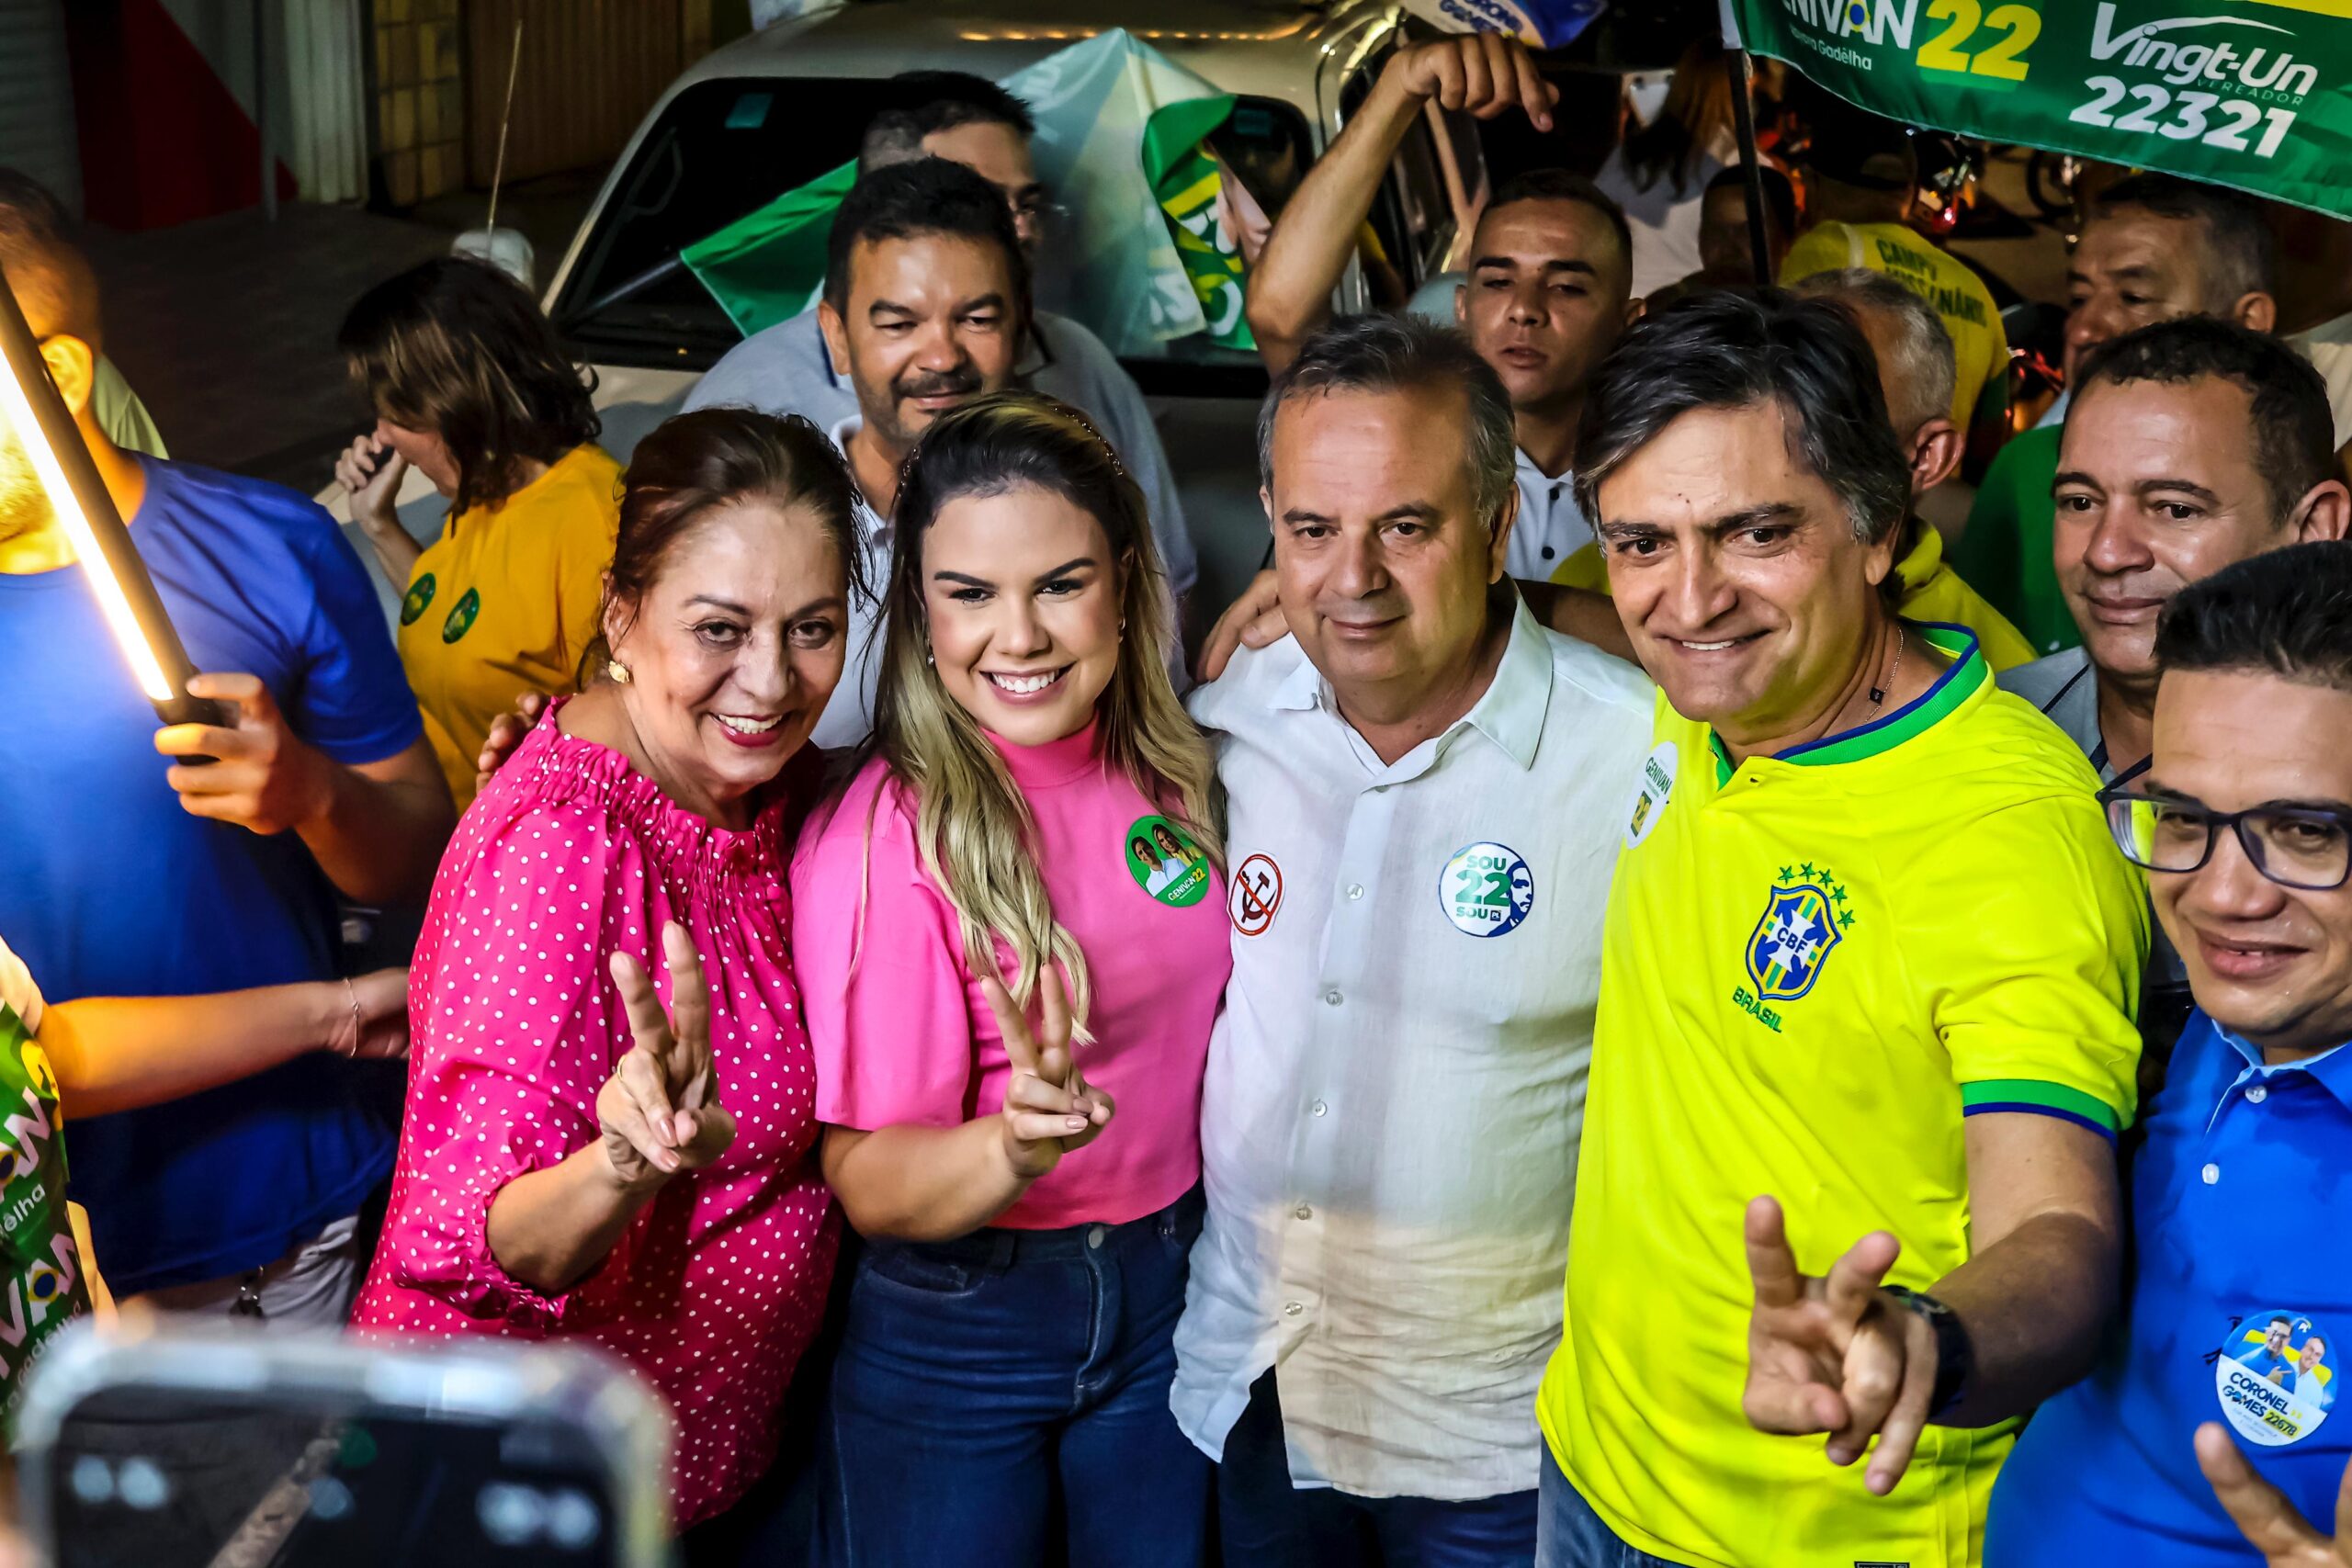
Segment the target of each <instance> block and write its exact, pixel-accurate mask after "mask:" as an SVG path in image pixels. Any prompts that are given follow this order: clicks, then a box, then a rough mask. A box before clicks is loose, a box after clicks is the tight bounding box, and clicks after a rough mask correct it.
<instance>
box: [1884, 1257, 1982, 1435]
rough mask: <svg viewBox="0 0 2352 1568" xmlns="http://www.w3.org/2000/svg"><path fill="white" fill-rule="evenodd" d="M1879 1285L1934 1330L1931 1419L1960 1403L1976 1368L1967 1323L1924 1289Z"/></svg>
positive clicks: (1929, 1418) (1973, 1348) (1974, 1350)
mask: <svg viewBox="0 0 2352 1568" xmlns="http://www.w3.org/2000/svg"><path fill="white" fill-rule="evenodd" d="M1880 1289H1882V1290H1883V1291H1884V1292H1886V1293H1887V1294H1888V1295H1890V1296H1893V1297H1894V1299H1895V1300H1896V1301H1898V1302H1901V1303H1903V1304H1904V1305H1905V1306H1906V1307H1909V1308H1910V1309H1911V1310H1912V1311H1913V1312H1916V1313H1917V1314H1919V1315H1920V1316H1921V1317H1924V1318H1926V1319H1927V1320H1928V1327H1930V1328H1932V1329H1934V1330H1935V1331H1936V1391H1935V1393H1933V1394H1931V1395H1929V1396H1928V1420H1930V1421H1933V1420H1935V1419H1936V1418H1937V1417H1939V1416H1941V1415H1943V1414H1944V1412H1945V1411H1947V1410H1950V1409H1951V1407H1952V1406H1953V1405H1955V1404H1959V1403H1960V1396H1961V1394H1962V1393H1963V1392H1964V1391H1965V1390H1966V1389H1967V1387H1968V1380H1969V1376H1970V1374H1971V1373H1973V1372H1974V1371H1976V1348H1975V1347H1974V1346H1973V1345H1972V1344H1970V1343H1969V1338H1968V1325H1966V1324H1964V1323H1962V1322H1961V1321H1960V1314H1958V1313H1956V1312H1954V1311H1952V1310H1951V1307H1949V1306H1946V1305H1945V1304H1944V1303H1941V1302H1939V1301H1938V1300H1936V1298H1935V1297H1933V1296H1931V1295H1928V1294H1926V1293H1925V1292H1920V1291H1912V1290H1905V1288H1904V1287H1903V1286H1901V1285H1883V1286H1881V1287H1880Z"/></svg>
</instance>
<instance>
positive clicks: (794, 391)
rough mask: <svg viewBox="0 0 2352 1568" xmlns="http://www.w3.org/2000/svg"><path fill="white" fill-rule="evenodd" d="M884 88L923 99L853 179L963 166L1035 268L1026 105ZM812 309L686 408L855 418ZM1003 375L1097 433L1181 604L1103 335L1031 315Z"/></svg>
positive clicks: (742, 352) (926, 80)
mask: <svg viewBox="0 0 2352 1568" xmlns="http://www.w3.org/2000/svg"><path fill="white" fill-rule="evenodd" d="M883 86H884V88H885V89H887V90H888V92H889V94H890V95H891V96H895V97H899V98H902V99H911V98H920V99H921V100H922V101H920V102H918V103H916V104H915V105H914V107H910V108H896V109H888V110H885V111H884V112H883V113H881V114H878V115H876V117H875V118H874V122H873V124H871V125H870V126H868V127H867V128H866V131H865V142H864V145H862V146H861V147H860V148H859V150H858V155H857V173H858V177H859V178H860V179H864V178H865V177H866V176H868V175H872V174H873V173H874V172H875V171H876V169H882V168H887V167H888V166H889V165H891V164H903V163H909V162H911V161H912V160H914V159H917V158H944V159H946V160H947V161H948V162H950V163H954V164H963V165H964V166H965V167H967V168H968V169H970V170H971V171H972V172H973V173H975V174H977V175H979V176H980V177H981V178H983V179H985V180H987V181H988V182H989V185H991V186H995V187H996V189H997V192H998V194H1000V195H1001V196H1002V197H1004V201H1005V206H1006V208H1007V209H1008V210H1010V211H1011V213H1012V226H1013V231H1014V233H1015V234H1017V235H1018V236H1019V238H1020V241H1021V249H1022V253H1023V256H1024V257H1025V258H1026V259H1027V260H1028V262H1029V265H1031V267H1032V268H1035V266H1036V265H1037V261H1038V257H1037V249H1038V244H1039V242H1040V241H1041V239H1042V238H1043V237H1044V235H1045V232H1046V215H1047V213H1048V212H1049V211H1050V208H1049V206H1048V203H1047V194H1046V187H1045V186H1044V184H1043V183H1042V182H1040V181H1039V180H1038V178H1037V165H1036V163H1035V160H1034V159H1033V158H1032V157H1031V156H1030V152H1029V139H1030V137H1031V136H1032V135H1033V134H1035V130H1036V129H1037V127H1036V122H1035V120H1034V119H1032V118H1030V114H1029V108H1028V106H1027V105H1025V104H1023V102H1022V101H1021V100H1020V99H1019V98H1016V97H1014V96H1012V94H1011V93H1008V92H1006V91H1005V90H1004V89H1003V88H1002V87H1000V86H998V85H996V84H995V83H993V82H989V81H986V80H984V79H982V78H980V77H978V76H970V75H967V74H965V73H963V72H960V71H909V72H904V73H900V74H899V75H897V76H894V77H892V78H890V80H889V81H888V82H887V83H885V84H883ZM817 311H818V307H817V306H815V305H811V306H810V307H809V309H808V310H803V311H802V312H801V313H800V314H798V315H797V316H795V317H793V318H792V319H791V320H790V321H779V322H778V323H776V324H775V326H772V327H769V328H767V329H765V330H764V331H762V332H757V333H752V335H751V336H750V337H748V338H745V339H744V340H743V341H742V342H741V343H740V344H736V345H735V346H734V347H733V348H730V349H729V350H728V351H727V353H726V354H725V355H722V356H721V357H720V359H719V361H718V364H716V365H714V366H712V367H710V370H709V373H708V374H707V375H705V376H704V377H703V378H702V379H701V380H700V381H698V382H696V383H695V389H694V390H693V391H691V392H689V393H688V394H687V395H686V401H685V406H686V407H687V408H689V409H698V408H712V407H717V406H718V405H721V404H729V405H741V406H742V407H746V408H755V409H762V410H764V411H766V412H769V413H798V414H806V415H807V416H808V417H809V418H810V419H811V420H814V421H815V422H816V423H818V424H819V425H820V426H824V425H831V424H833V423H837V422H838V421H841V420H844V419H848V418H850V417H851V416H853V415H854V414H855V413H856V412H857V391H856V389H855V386H854V383H853V381H852V378H851V375H850V370H849V367H848V366H847V364H846V363H844V362H843V361H842V359H841V358H840V357H839V356H837V355H834V354H832V353H831V352H829V350H828V348H827V345H826V343H825V337H824V333H823V332H822V331H821V330H820V327H819V323H818V321H817ZM1013 373H1014V375H1015V376H1016V377H1017V378H1019V379H1020V382H1021V384H1022V385H1023V386H1027V387H1031V388H1034V389H1036V390H1038V391H1040V392H1044V393H1046V394H1047V395H1049V396H1052V397H1057V398H1059V399H1061V400H1062V401H1064V402H1066V403H1068V404H1069V405H1070V406H1071V407H1073V408H1076V409H1079V410H1080V411H1082V412H1084V413H1085V414H1086V416H1087V417H1088V418H1089V419H1091V420H1092V421H1094V423H1096V424H1098V425H1100V426H1102V429H1103V435H1104V436H1105V437H1106V438H1108V439H1109V441H1110V443H1111V446H1112V447H1113V449H1114V450H1115V451H1116V452H1117V453H1118V454H1119V460H1120V461H1121V462H1122V463H1124V464H1125V465H1126V468H1127V471H1128V472H1129V473H1130V474H1132V475H1134V476H1135V481H1136V488H1138V489H1140V490H1141V491H1143V499H1144V504H1145V506H1146V507H1147V508H1148V511H1149V513H1150V516H1151V536H1152V540H1153V542H1154V543H1155V544H1157V545H1159V559H1160V563H1161V565H1162V566H1164V567H1165V568H1166V569H1167V572H1168V588H1169V592H1171V593H1173V594H1175V595H1176V597H1177V598H1178V599H1179V600H1180V601H1181V600H1182V598H1183V596H1184V595H1185V594H1187V593H1189V592H1192V589H1193V581H1195V580H1196V579H1197V578H1198V577H1199V576H1200V560H1199V557H1198V555H1197V553H1196V552H1195V551H1194V549H1193V537H1192V535H1191V533H1190V532H1188V531H1187V530H1186V528H1185V525H1184V507H1183V502H1182V501H1181V500H1180V499H1179V498H1178V496H1177V493H1176V478H1175V476H1174V475H1173V474H1172V473H1170V471H1169V468H1168V455H1167V453H1166V452H1165V451H1164V450H1163V449H1162V448H1161V446H1160V444H1159V428H1158V426H1156V425H1154V424H1153V423H1152V420H1151V410H1150V409H1149V407H1148V406H1147V405H1146V404H1145V402H1144V400H1143V393H1142V391H1141V390H1140V389H1137V388H1136V383H1135V378H1133V377H1131V376H1129V375H1128V374H1127V373H1126V371H1125V369H1124V368H1123V367H1121V366H1120V364H1119V361H1118V359H1117V357H1116V356H1115V355H1113V354H1112V353H1111V350H1110V349H1109V348H1108V347H1107V346H1106V345H1105V344H1103V340H1102V339H1101V338H1099V337H1096V336H1095V335H1094V334H1093V333H1091V332H1089V331H1088V330H1087V329H1086V327H1085V326H1084V325H1083V324H1082V323H1080V322H1078V321H1072V320H1070V319H1069V317H1068V316H1059V315H1056V314H1055V313H1054V312H1052V311H1050V310H1037V311H1034V312H1033V313H1032V317H1031V320H1030V321H1029V324H1028V334H1027V338H1026V342H1025V344H1024V345H1023V353H1022V355H1021V359H1020V361H1019V363H1018V364H1017V365H1015V366H1014V367H1013ZM821 743H822V742H820V744H821Z"/></svg>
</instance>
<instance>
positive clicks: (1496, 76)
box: [1388, 32, 1560, 130]
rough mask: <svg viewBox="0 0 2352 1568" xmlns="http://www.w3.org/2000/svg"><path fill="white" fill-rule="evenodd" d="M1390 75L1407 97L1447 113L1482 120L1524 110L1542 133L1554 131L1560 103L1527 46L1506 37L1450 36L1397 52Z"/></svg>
mask: <svg viewBox="0 0 2352 1568" xmlns="http://www.w3.org/2000/svg"><path fill="white" fill-rule="evenodd" d="M1388 71H1389V72H1390V73H1394V74H1395V75H1396V76H1397V78H1398V80H1399V81H1400V83H1401V84H1402V85H1403V86H1404V88H1405V90H1406V91H1407V92H1408V93H1411V94H1412V95H1413V96H1416V97H1421V98H1434V99H1436V100H1437V103H1438V106H1439V107H1442V108H1449V109H1460V110H1462V111H1463V112H1464V114H1467V115H1469V116H1471V117H1472V118H1476V119H1493V118H1495V117H1497V116H1498V115H1500V114H1502V113H1504V112H1506V111H1507V110H1510V109H1512V108H1519V109H1523V110H1525V111H1526V114H1527V118H1529V120H1531V121H1532V122H1533V124H1534V126H1535V129H1536V130H1551V129H1552V106H1553V105H1555V104H1556V103H1558V102H1559V101H1560V93H1559V89H1558V88H1556V87H1555V86H1553V85H1551V84H1550V83H1548V82H1546V81H1544V75H1543V73H1541V72H1540V71H1538V70H1536V68H1535V60H1534V57H1533V56H1532V55H1530V54H1529V53H1528V52H1527V48H1526V46H1525V45H1524V44H1521V42H1520V41H1519V40H1518V39H1514V38H1506V37H1504V36H1503V35H1502V34H1500V33H1486V32H1475V33H1450V34H1447V35H1446V36H1445V37H1443V38H1435V39H1430V40H1428V41H1427V42H1425V43H1418V44H1414V45H1412V46H1410V47H1409V48H1406V49H1402V50H1399V51H1397V55H1396V57H1395V59H1394V60H1393V61H1392V62H1390V64H1389V66H1388Z"/></svg>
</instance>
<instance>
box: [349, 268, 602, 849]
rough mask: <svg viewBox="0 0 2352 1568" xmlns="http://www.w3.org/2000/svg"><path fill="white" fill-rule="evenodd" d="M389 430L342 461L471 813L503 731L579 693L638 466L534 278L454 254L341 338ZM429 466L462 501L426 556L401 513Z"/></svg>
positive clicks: (366, 297) (438, 749)
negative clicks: (532, 290)
mask: <svg viewBox="0 0 2352 1568" xmlns="http://www.w3.org/2000/svg"><path fill="white" fill-rule="evenodd" d="M338 343H339V344H340V346H341V347H342V350H343V354H344V358H345V362H346V363H347V365H348V366H349V367H350V370H351V376H352V379H353V380H354V381H355V382H356V383H357V385H358V387H359V389H360V391H361V393H362V394H363V395H364V396H365V397H366V398H367V399H368V406H369V407H370V408H372V409H373V410H374V411H375V412H376V428H375V429H374V430H372V431H371V432H369V433H368V434H366V435H362V436H360V437H358V438H357V439H356V440H355V441H353V442H352V444H351V446H350V449H349V450H347V451H346V452H345V453H344V455H343V456H342V457H341V458H339V459H338V460H337V461H336V463H335V478H336V479H338V480H340V481H341V482H342V484H343V487H344V489H345V491H349V492H350V496H351V517H352V521H353V522H355V523H356V524H358V525H359V527H360V530H361V532H363V533H364V534H366V535H367V536H368V543H369V544H370V545H371V546H373V547H374V549H375V554H376V559H377V561H378V563H379V565H381V566H382V568H383V570H384V575H385V577H386V578H387V579H389V580H390V582H391V583H392V585H393V586H394V587H395V588H400V589H403V590H405V592H403V593H402V595H401V614H400V633H399V637H400V650H401V664H402V665H404V666H405V667H406V668H407V671H408V680H409V684H410V685H411V686H412V687H413V688H414V689H415V692H416V700H417V705H418V707H419V708H420V709H422V710H423V712H424V733H425V734H426V736H427V737H429V738H430V739H431V740H432V742H433V751H434V755H435V757H437V758H438V759H439V760H440V762H441V769H442V772H443V773H445V774H447V777H448V780H449V791H450V794H451V795H454V796H456V798H457V802H458V809H459V810H460V811H462V810H464V809H465V807H466V806H467V805H468V804H469V802H470V801H471V800H472V799H473V795H474V758H475V755H476V753H478V752H479V751H480V750H481V746H482V740H483V739H484V737H486V736H487V735H488V734H489V732H490V725H491V721H492V719H494V718H496V717H497V716H499V715H500V714H503V713H504V712H506V711H507V710H508V709H509V708H511V707H512V706H514V705H515V698H516V696H517V695H519V694H523V693H526V692H540V693H547V694H554V693H558V692H569V691H571V690H572V689H573V685H574V683H575V677H576V672H577V671H578V670H579V668H580V661H581V658H582V654H584V653H585V652H586V650H587V648H588V644H589V643H590V642H591V641H592V640H593V639H594V637H595V635H596V615H597V607H598V605H599V604H600V603H601V602H602V597H603V593H604V574H605V563H606V562H608V561H610V560H611V559H612V558H613V536H614V531H615V529H616V528H617V527H618V525H619V519H620V465H619V464H618V463H616V462H615V461H614V460H613V458H612V457H611V456H610V455H609V454H607V453H606V452H605V450H604V449H603V448H602V447H600V446H597V445H596V436H597V434H598V433H599V431H600V429H601V426H600V424H599V423H598V421H597V418H596V411H595V409H594V406H593V405H592V404H591V403H590V401H589V395H588V394H589V387H590V381H589V379H588V378H587V377H586V376H585V375H584V374H583V373H582V371H581V369H580V368H579V367H577V366H575V365H573V364H572V363H571V357H570V356H569V355H567V354H566V353H565V351H564V346H563V343H562V340H561V339H560V338H559V337H558V336H557V335H556V331H555V328H554V326H553V325H551V324H550V323H549V322H548V319H547V318H546V317H545V316H544V315H542V314H540V312H539V307H538V304H537V301H535V300H534V299H532V298H531V297H530V296H529V295H528V294H526V292H524V290H523V288H522V286H521V285H520V284H518V283H516V282H515V280H514V279H513V278H511V277H508V276H506V275H505V274H504V273H503V272H500V271H498V270H497V269H496V268H494V267H492V266H489V265H485V264H483V263H481V262H477V261H469V260H466V259H464V258H461V257H455V256H445V257H441V258H438V259H436V260H434V261H429V262H425V263H424V264H423V265H419V266H415V267H412V268H410V269H409V270H408V271H406V272H404V273H401V275H400V276H397V277H393V278H390V279H388V280H387V281H385V282H383V283H379V284H378V285H377V286H376V287H375V288H371V289H369V290H368V292H367V293H366V294H363V295H361V296H360V298H359V302H358V303H357V304H356V305H354V306H353V307H352V308H351V313H350V314H349V315H347V316H345V318H344V321H343V330H342V332H341V333H339V334H338ZM412 467H413V468H417V469H420V470H421V471H422V472H423V473H424V477H425V478H426V479H430V480H432V481H433V488H434V489H435V490H436V491H439V492H440V493H441V494H442V495H443V496H444V497H446V498H447V501H448V502H449V514H448V516H447V519H446V520H445V521H444V522H443V524H442V525H441V536H440V537H439V538H437V539H435V541H434V542H433V543H432V544H430V545H427V546H423V547H420V546H419V545H418V544H417V542H416V541H415V540H414V539H413V538H412V537H410V536H409V533H408V530H407V529H406V528H404V527H402V526H401V521H400V518H399V516H398V515H397V513H395V511H394V502H396V501H397V499H398V497H399V495H400V489H401V479H403V478H404V477H405V476H406V475H407V473H408V471H409V469H410V468H412Z"/></svg>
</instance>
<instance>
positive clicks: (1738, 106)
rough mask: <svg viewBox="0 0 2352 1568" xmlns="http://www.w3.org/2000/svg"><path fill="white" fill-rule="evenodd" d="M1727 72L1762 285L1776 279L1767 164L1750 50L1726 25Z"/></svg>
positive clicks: (1750, 243)
mask: <svg viewBox="0 0 2352 1568" xmlns="http://www.w3.org/2000/svg"><path fill="white" fill-rule="evenodd" d="M1725 32H1726V36H1725V38H1724V44H1725V46H1726V47H1725V48H1724V74H1726V75H1728V76H1729V77H1730V78H1731V123H1732V129H1733V130H1734V131H1735V132H1736V133H1737V135H1738V137H1739V166H1740V168H1741V169H1742V171H1744V173H1745V175H1746V184H1747V247H1748V252H1749V254H1751V255H1752V256H1754V257H1755V261H1756V281H1757V284H1758V287H1761V288H1770V286H1771V283H1772V243H1771V240H1770V236H1769V235H1768V233H1767V231H1766V230H1765V227H1764V225H1765V221H1766V220H1765V217H1764V164H1763V161H1762V160H1761V159H1760V158H1758V156H1757V152H1756V106H1755V104H1754V102H1753V101H1752V99H1751V97H1750V95H1749V90H1748V76H1749V71H1748V59H1747V51H1746V50H1744V49H1741V48H1739V47H1737V44H1738V41H1739V40H1738V35H1737V34H1736V32H1733V31H1731V30H1730V29H1728V28H1726V29H1725Z"/></svg>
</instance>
